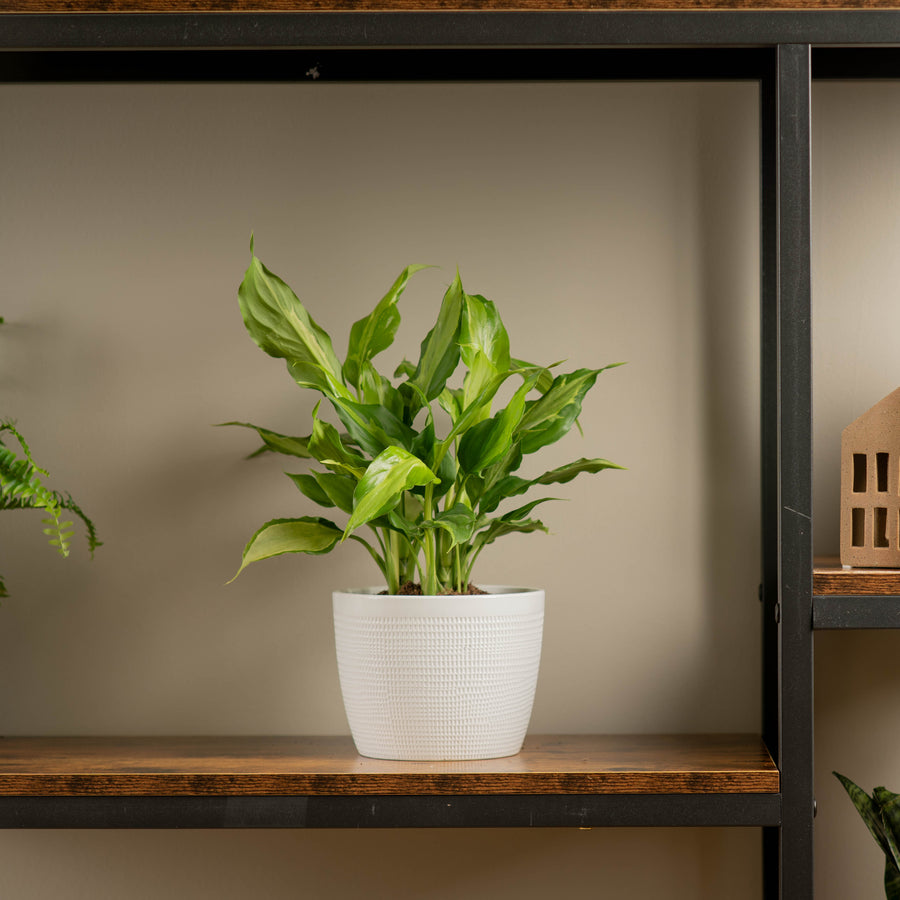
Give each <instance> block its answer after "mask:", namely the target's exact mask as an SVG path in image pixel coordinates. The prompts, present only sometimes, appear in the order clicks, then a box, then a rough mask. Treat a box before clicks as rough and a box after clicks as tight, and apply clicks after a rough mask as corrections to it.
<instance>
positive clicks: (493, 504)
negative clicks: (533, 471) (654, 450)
mask: <svg viewBox="0 0 900 900" xmlns="http://www.w3.org/2000/svg"><path fill="white" fill-rule="evenodd" d="M623 468H624V467H623V466H619V465H616V463H613V462H610V461H609V460H608V459H583V458H582V459H576V460H575V462H571V463H567V464H566V465H564V466H560V467H559V468H557V469H551V470H550V471H549V472H544V474H543V475H539V476H538V477H537V478H531V479H527V478H519V477H518V476H517V475H507V476H506V477H505V478H503V479H501V480H500V481H498V482H497V483H496V484H494V485H492V486H491V487H489V488H488V489H487V490H486V491H485V492H484V494H483V496H482V498H481V502H480V504H479V508H480V509H481V510H482V512H493V511H494V510H495V509H496V508H497V507H498V506H499V505H500V503H501V502H502V501H503V500H505V499H507V498H508V497H515V496H517V495H519V494H524V493H525V491H527V490H528V489H529V488H531V487H534V486H535V485H539V484H543V485H547V484H566V483H567V482H569V481H571V480H572V479H573V478H575V477H576V476H578V475H580V474H581V473H582V472H589V473H595V472H602V471H603V470H604V469H623Z"/></svg>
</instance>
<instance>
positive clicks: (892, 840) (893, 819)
mask: <svg viewBox="0 0 900 900" xmlns="http://www.w3.org/2000/svg"><path fill="white" fill-rule="evenodd" d="M834 774H835V777H836V778H837V779H838V781H840V783H841V784H842V785H843V786H844V789H845V790H846V791H847V793H848V794H849V795H850V799H851V800H852V801H853V805H854V806H855V807H856V809H857V812H858V813H859V814H860V816H862V820H863V821H864V822H865V823H866V827H867V828H868V829H869V831H870V832H871V834H872V837H874V838H875V840H876V842H877V843H878V846H879V847H881V850H882V852H883V853H884V893H885V896H886V897H887V900H900V802H898V801H900V794H892V793H891V792H890V791H889V790H887V789H886V788H883V787H877V788H875V790H874V791H873V792H872V796H871V797H870V796H869V795H868V794H867V793H866V792H865V791H864V790H863V789H862V788H861V787H859V786H858V785H856V784H854V783H853V782H852V781H851V780H850V779H849V778H847V777H846V776H844V775H840V774H838V773H837V772H835V773H834Z"/></svg>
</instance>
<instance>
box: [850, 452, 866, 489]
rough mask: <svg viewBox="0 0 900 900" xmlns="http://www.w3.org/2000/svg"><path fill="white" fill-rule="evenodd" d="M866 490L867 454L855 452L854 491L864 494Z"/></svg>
mask: <svg viewBox="0 0 900 900" xmlns="http://www.w3.org/2000/svg"><path fill="white" fill-rule="evenodd" d="M865 492H866V454H865V453H854V454H853V493H854V494H864V493H865Z"/></svg>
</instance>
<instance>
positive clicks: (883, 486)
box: [875, 453, 891, 494]
mask: <svg viewBox="0 0 900 900" xmlns="http://www.w3.org/2000/svg"><path fill="white" fill-rule="evenodd" d="M890 458H891V455H890V453H876V454H875V471H876V472H877V473H878V491H879V493H882V494H883V493H885V492H886V491H887V489H888V460H889V459H890Z"/></svg>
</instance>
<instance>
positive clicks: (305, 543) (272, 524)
mask: <svg viewBox="0 0 900 900" xmlns="http://www.w3.org/2000/svg"><path fill="white" fill-rule="evenodd" d="M340 539H341V529H340V528H338V527H337V525H335V524H334V522H329V521H328V520H327V519H319V518H312V517H310V516H301V517H300V518H298V519H272V520H271V521H269V522H266V524H265V525H263V526H262V527H261V528H260V529H259V530H258V531H257V532H256V533H255V534H254V535H253V537H251V538H250V540H249V542H248V543H247V546H246V547H245V548H244V553H243V556H242V558H241V567H240V568H239V569H238V570H237V572H235V574H234V577H233V578H232V579H231V581H234V579H235V578H237V577H238V575H240V574H241V572H243V571H244V569H246V568H247V566H249V565H250V563H254V562H259V561H260V560H263V559H270V558H271V557H273V556H280V555H282V554H283V553H312V554H316V555H318V554H322V553H328V552H329V551H330V550H331V549H332V548H333V547H334V545H335V544H336V543H337V542H338V541H339V540H340ZM231 581H229V584H230V583H231Z"/></svg>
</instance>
